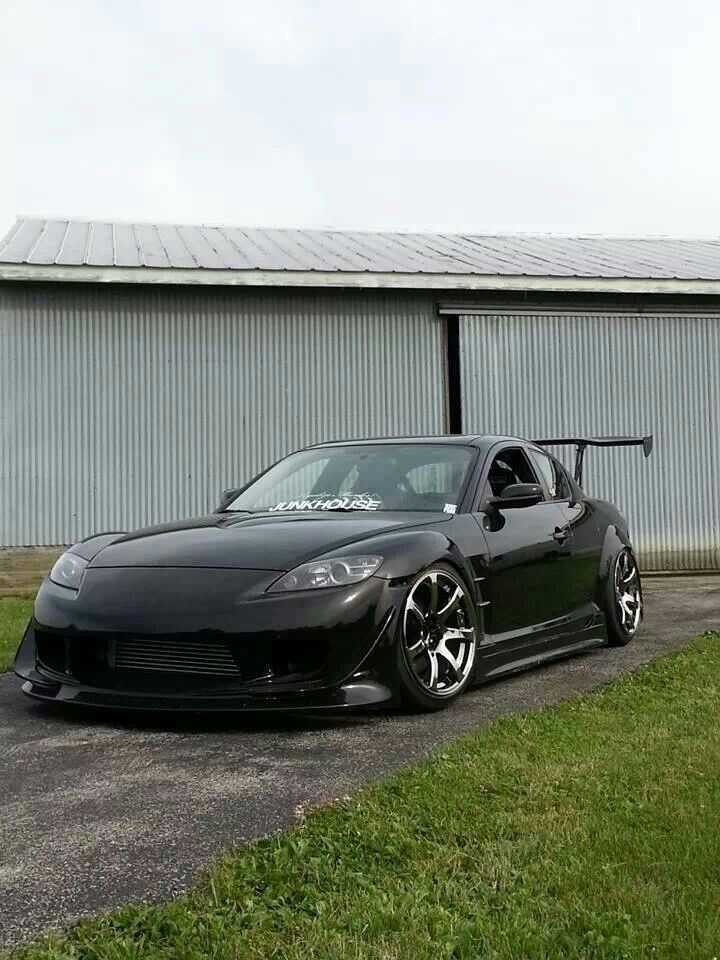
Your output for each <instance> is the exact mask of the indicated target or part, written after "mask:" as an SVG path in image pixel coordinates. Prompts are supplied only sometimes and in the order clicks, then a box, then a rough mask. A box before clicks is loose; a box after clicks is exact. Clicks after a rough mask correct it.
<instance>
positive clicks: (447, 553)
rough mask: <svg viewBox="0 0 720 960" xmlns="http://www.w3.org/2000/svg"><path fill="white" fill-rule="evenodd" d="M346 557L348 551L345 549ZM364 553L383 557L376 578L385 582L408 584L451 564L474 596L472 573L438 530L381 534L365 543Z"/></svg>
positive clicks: (447, 539)
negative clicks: (429, 570)
mask: <svg viewBox="0 0 720 960" xmlns="http://www.w3.org/2000/svg"><path fill="white" fill-rule="evenodd" d="M343 552H344V553H347V552H348V548H347V547H344V548H343ZM362 552H363V553H369V554H371V553H377V554H379V555H380V556H382V557H384V560H383V563H382V566H381V567H380V569H379V570H378V571H377V573H376V574H374V576H376V577H380V578H381V579H383V580H407V579H409V578H410V577H414V576H415V574H417V573H419V572H420V571H421V570H424V569H425V567H429V566H430V565H431V564H433V563H438V562H444V563H449V564H450V565H451V566H453V567H455V568H456V569H457V570H458V572H459V573H461V574H462V575H463V576H464V578H465V580H466V581H467V583H468V586H469V587H470V588H471V590H472V591H473V593H474V592H475V582H474V579H473V573H472V569H471V567H470V565H469V563H468V561H467V560H466V559H465V557H464V556H463V554H462V552H461V551H460V550H459V549H458V547H457V546H456V544H455V543H453V541H452V540H450V538H449V537H447V536H446V535H445V534H444V533H440V532H439V531H437V530H405V531H402V532H400V533H389V534H380V535H379V536H377V537H372V538H371V539H369V540H363V541H362Z"/></svg>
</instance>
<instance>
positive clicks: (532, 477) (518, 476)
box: [483, 447, 539, 500]
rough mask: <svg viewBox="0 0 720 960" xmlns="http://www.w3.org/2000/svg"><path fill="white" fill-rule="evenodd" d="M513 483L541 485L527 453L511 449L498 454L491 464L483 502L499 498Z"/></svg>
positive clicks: (518, 449)
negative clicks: (489, 498)
mask: <svg viewBox="0 0 720 960" xmlns="http://www.w3.org/2000/svg"><path fill="white" fill-rule="evenodd" d="M513 483H539V481H538V478H537V475H536V474H535V471H534V470H533V468H532V466H531V465H530V461H529V460H528V458H527V456H526V454H525V451H524V450H521V449H520V448H519V447H511V448H509V449H507V450H502V451H501V452H500V453H498V454H497V455H496V456H495V458H494V459H493V462H492V463H491V464H490V471H489V473H488V478H487V482H486V484H485V488H484V490H483V500H485V499H487V498H488V497H499V496H500V494H501V493H502V492H503V490H504V489H505V487H509V486H510V485H511V484H513Z"/></svg>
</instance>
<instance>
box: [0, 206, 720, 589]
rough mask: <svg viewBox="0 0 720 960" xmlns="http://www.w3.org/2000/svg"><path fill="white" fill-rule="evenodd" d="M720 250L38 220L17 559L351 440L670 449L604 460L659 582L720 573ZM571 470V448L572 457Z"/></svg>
mask: <svg viewBox="0 0 720 960" xmlns="http://www.w3.org/2000/svg"><path fill="white" fill-rule="evenodd" d="M719 406H720V241H713V240H675V239H667V238H610V237H572V238H566V237H553V236H526V235H520V236H464V235H463V236H459V235H448V234H442V235H429V234H409V233H397V234H384V233H383V234H381V233H357V232H346V231H317V230H250V229H244V228H238V227H220V226H213V227H199V226H168V225H154V224H118V223H99V222H92V223H91V222H83V221H61V220H27V219H25V220H18V221H17V223H16V224H15V226H14V227H13V229H12V230H11V231H10V233H9V234H8V235H7V237H6V238H5V239H4V240H3V241H1V242H0V546H16V545H43V544H61V543H67V542H71V541H73V540H76V539H78V538H80V537H82V536H85V535H87V534H89V533H91V532H93V531H95V530H99V529H113V528H120V529H127V528H131V527H135V526H140V525H144V524H147V523H151V522H155V521H162V520H166V519H170V518H172V517H177V516H182V515H189V514H195V513H201V512H203V511H206V510H207V509H208V508H210V507H211V506H212V505H213V504H214V503H215V502H216V500H217V497H218V492H219V491H220V489H221V488H223V487H226V486H230V485H234V484H236V483H239V482H241V481H243V480H244V479H246V478H248V477H249V476H250V475H252V474H253V473H255V472H256V471H258V470H259V469H261V468H262V467H263V466H265V465H267V464H268V463H269V462H270V461H272V460H274V459H276V458H277V457H279V456H281V455H282V454H284V453H286V452H288V451H289V450H291V449H294V448H296V447H298V446H302V445H304V444H307V443H310V442H315V441H319V440H323V439H328V438H332V437H342V436H348V437H351V436H364V435H392V434H402V433H411V434H412V433H443V432H457V431H459V430H464V431H466V432H508V433H516V434H519V435H522V436H530V437H532V436H539V435H542V434H545V435H547V434H558V433H570V434H573V433H591V434H601V433H635V432H638V433H645V432H653V433H654V434H655V437H656V451H655V453H654V454H653V456H652V457H651V458H650V460H648V461H644V460H643V459H642V457H641V456H639V455H638V453H637V451H634V450H618V451H611V452H605V451H603V452H597V453H595V454H590V455H589V456H588V459H587V465H586V481H585V482H586V487H587V488H588V490H590V491H591V492H592V493H596V494H598V495H601V496H607V497H609V498H610V499H612V500H614V501H615V502H617V503H618V504H619V505H620V506H621V507H622V508H623V509H624V510H625V511H626V512H627V514H628V516H629V517H630V519H631V525H632V527H633V532H634V536H635V539H636V542H637V543H638V546H639V550H640V554H641V559H642V561H643V563H644V566H645V568H646V569H682V570H698V569H718V568H720V544H719V542H718V533H719V529H720V492H719V491H718V483H717V479H716V478H717V477H718V467H719V466H720V439H719V438H718V432H717V430H716V429H715V424H714V420H715V415H716V413H717V411H718V409H719ZM566 454H567V452H565V455H566Z"/></svg>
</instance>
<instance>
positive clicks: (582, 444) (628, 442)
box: [533, 434, 653, 486]
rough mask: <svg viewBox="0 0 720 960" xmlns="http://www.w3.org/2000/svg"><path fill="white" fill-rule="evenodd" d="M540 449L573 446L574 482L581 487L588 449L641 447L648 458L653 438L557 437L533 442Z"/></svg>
mask: <svg viewBox="0 0 720 960" xmlns="http://www.w3.org/2000/svg"><path fill="white" fill-rule="evenodd" d="M533 442H534V443H537V444H538V445H539V446H541V447H551V446H557V447H567V446H570V445H574V446H575V474H574V476H575V482H576V483H577V484H578V486H582V476H583V460H584V459H585V450H586V449H587V448H588V447H642V448H643V454H644V455H645V456H646V457H649V456H650V454H651V453H652V448H653V437H652V434H650V435H649V436H647V437H558V438H556V439H554V440H534V441H533Z"/></svg>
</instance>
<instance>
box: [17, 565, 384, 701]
mask: <svg viewBox="0 0 720 960" xmlns="http://www.w3.org/2000/svg"><path fill="white" fill-rule="evenodd" d="M89 573H90V571H89V572H88V574H89ZM240 573H242V571H241V572H240ZM88 574H86V578H85V580H84V581H83V585H82V588H81V590H80V592H79V594H77V595H75V594H72V592H70V591H67V590H65V589H64V588H62V587H58V586H56V585H55V584H53V583H52V582H50V581H45V583H44V584H43V586H42V587H41V590H40V592H39V594H38V597H37V600H36V604H35V612H34V616H33V620H32V621H31V623H30V624H29V626H28V629H27V631H26V634H25V637H24V639H23V642H22V644H21V647H20V650H19V651H18V654H17V657H16V661H15V665H14V669H15V672H16V673H17V674H18V676H19V677H21V679H23V680H24V681H25V682H24V683H23V687H22V689H23V692H24V693H26V694H27V695H28V696H31V697H34V698H37V699H41V700H45V701H52V702H55V703H65V704H76V705H83V706H95V707H116V708H121V709H138V710H180V711H208V710H215V711H225V710H248V711H257V710H262V711H264V710H273V711H278V710H293V711H294V710H337V709H347V708H352V707H362V706H369V705H372V704H380V703H386V704H387V703H390V702H392V701H393V700H394V698H395V697H394V690H393V671H392V667H391V662H392V658H391V656H390V648H391V646H392V637H393V634H394V630H393V625H394V614H395V609H396V605H397V602H398V597H397V596H396V593H397V589H396V588H393V587H392V585H391V584H389V583H388V581H385V580H381V579H378V578H374V577H371V578H369V580H368V581H366V582H364V583H362V584H357V585H353V586H350V587H342V588H331V589H328V590H322V591H317V593H314V594H308V593H307V592H303V593H296V594H278V595H266V594H260V593H258V592H257V590H256V586H257V579H258V577H257V572H255V575H254V580H253V577H248V580H249V581H250V580H253V588H251V589H248V590H244V589H243V587H242V584H241V583H239V581H240V580H241V579H242V578H241V577H239V576H238V571H227V570H203V571H197V570H194V571H186V570H178V569H175V570H154V571H148V570H132V569H108V570H102V571H97V573H96V574H95V576H89V575H88Z"/></svg>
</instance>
